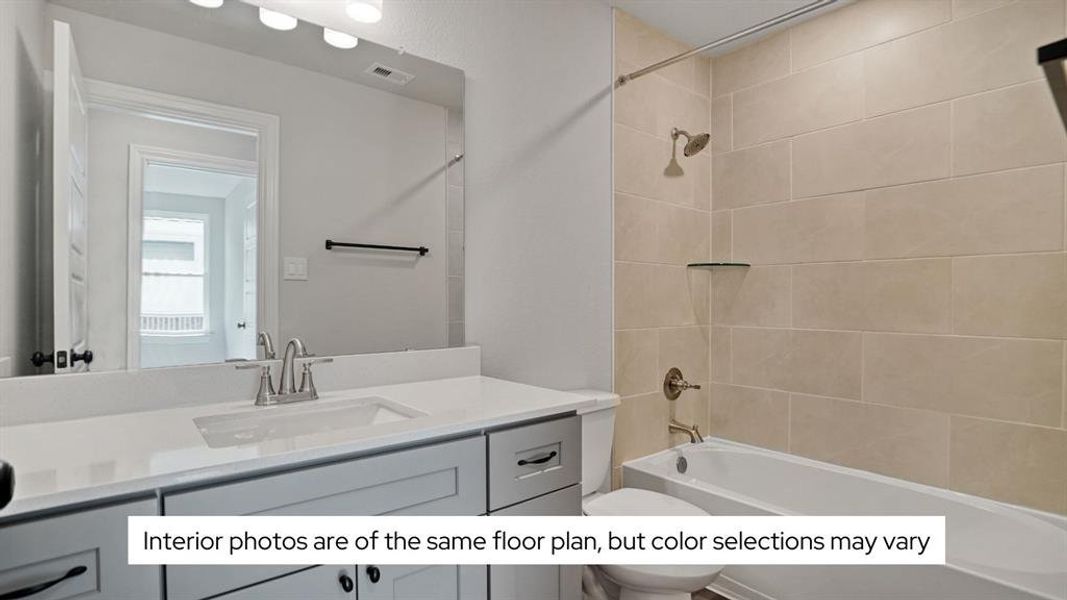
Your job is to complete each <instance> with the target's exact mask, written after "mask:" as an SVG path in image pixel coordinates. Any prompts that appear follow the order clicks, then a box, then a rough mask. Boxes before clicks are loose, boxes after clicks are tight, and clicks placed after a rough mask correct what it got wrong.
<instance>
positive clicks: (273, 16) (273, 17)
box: [259, 6, 297, 31]
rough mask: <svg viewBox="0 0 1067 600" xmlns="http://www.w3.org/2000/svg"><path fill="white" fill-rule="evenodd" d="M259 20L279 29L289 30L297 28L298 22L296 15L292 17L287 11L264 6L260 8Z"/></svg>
mask: <svg viewBox="0 0 1067 600" xmlns="http://www.w3.org/2000/svg"><path fill="white" fill-rule="evenodd" d="M259 22H260V23H263V24H264V25H266V26H267V27H270V28H271V29H277V30H278V31H289V30H290V29H293V28H295V27H296V23H297V21H296V17H290V16H289V15H287V14H285V13H280V12H278V11H276V10H270V9H268V8H263V7H262V6H261V7H260V8H259Z"/></svg>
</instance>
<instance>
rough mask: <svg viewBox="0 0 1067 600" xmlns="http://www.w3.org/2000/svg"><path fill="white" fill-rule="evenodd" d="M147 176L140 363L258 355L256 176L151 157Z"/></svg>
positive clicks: (154, 364) (172, 363) (184, 362)
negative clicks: (256, 339)
mask: <svg viewBox="0 0 1067 600" xmlns="http://www.w3.org/2000/svg"><path fill="white" fill-rule="evenodd" d="M143 181H144V182H145V189H144V190H143V202H144V204H143V206H144V208H143V218H142V221H141V310H140V328H139V335H140V347H141V353H140V362H141V366H142V367H165V366H177V365H188V364H200V363H210V362H218V361H223V360H226V359H234V358H255V331H256V326H255V324H256V315H255V311H256V179H255V178H254V177H249V176H247V175H240V174H233V173H227V172H224V171H211V170H207V169H204V168H199V167H198V168H190V167H183V166H181V165H174V164H148V165H147V166H146V167H145V175H144V178H143Z"/></svg>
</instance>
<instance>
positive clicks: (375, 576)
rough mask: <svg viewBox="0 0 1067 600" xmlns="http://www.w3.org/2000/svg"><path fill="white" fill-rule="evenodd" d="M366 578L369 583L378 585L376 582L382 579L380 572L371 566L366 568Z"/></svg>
mask: <svg viewBox="0 0 1067 600" xmlns="http://www.w3.org/2000/svg"><path fill="white" fill-rule="evenodd" d="M367 578H368V579H370V582H371V583H378V580H379V579H381V578H382V572H381V571H380V570H379V569H378V567H375V566H374V565H371V566H369V567H367Z"/></svg>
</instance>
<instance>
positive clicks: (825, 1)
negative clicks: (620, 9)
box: [615, 0, 837, 85]
mask: <svg viewBox="0 0 1067 600" xmlns="http://www.w3.org/2000/svg"><path fill="white" fill-rule="evenodd" d="M835 2H837V0H818V1H817V2H812V3H811V4H805V5H804V6H801V7H800V8H797V9H794V10H791V11H789V12H787V13H784V14H781V15H778V16H777V17H774V18H773V19H768V20H766V21H764V22H762V23H757V24H756V25H753V26H752V27H749V28H748V29H743V30H741V31H738V32H737V33H734V34H731V35H728V36H726V37H724V38H719V39H717V40H715V41H714V42H709V43H707V44H704V45H703V46H701V47H699V48H693V49H692V50H690V51H688V52H683V53H682V54H679V55H678V56H673V57H671V58H668V59H666V60H661V61H659V62H658V63H656V64H654V65H649V66H647V67H645V68H643V69H638V70H636V71H634V72H633V73H627V74H626V75H620V76H619V78H618V79H616V80H615V83H616V85H626V84H627V83H628V82H630V81H632V80H634V79H637V78H638V77H642V76H644V75H648V74H649V73H651V72H653V71H658V70H660V69H662V68H663V67H667V66H670V65H673V64H674V63H676V62H678V61H682V60H685V59H687V58H690V57H692V56H696V55H697V54H700V53H701V52H706V51H708V50H711V49H712V48H718V47H719V46H724V45H726V44H729V43H730V42H734V41H737V40H739V39H741V38H744V37H748V36H750V35H752V34H754V33H759V32H761V31H763V30H765V29H770V28H771V27H774V26H775V25H779V24H781V23H785V22H786V21H789V20H792V19H795V18H797V17H799V16H801V15H805V14H807V13H809V12H812V11H814V10H819V9H820V8H823V7H825V6H830V5H831V4H833V3H835Z"/></svg>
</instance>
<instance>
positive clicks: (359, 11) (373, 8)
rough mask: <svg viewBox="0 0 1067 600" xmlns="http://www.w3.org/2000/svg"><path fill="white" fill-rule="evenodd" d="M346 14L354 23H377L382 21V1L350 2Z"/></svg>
mask: <svg viewBox="0 0 1067 600" xmlns="http://www.w3.org/2000/svg"><path fill="white" fill-rule="evenodd" d="M345 12H346V13H348V16H349V17H351V18H352V20H354V21H359V22H360V23H377V22H378V21H381V20H382V0H349V2H348V4H347V5H346V6H345Z"/></svg>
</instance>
